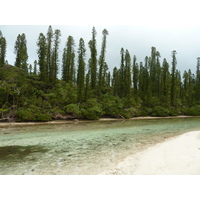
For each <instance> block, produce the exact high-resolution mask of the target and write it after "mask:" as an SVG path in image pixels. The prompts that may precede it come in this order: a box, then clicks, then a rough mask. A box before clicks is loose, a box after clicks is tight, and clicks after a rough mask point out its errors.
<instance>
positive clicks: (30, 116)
mask: <svg viewBox="0 0 200 200" xmlns="http://www.w3.org/2000/svg"><path fill="white" fill-rule="evenodd" d="M15 116H16V121H17V122H38V121H43V122H45V121H51V120H52V119H51V116H50V115H49V114H48V113H41V109H40V108H39V107H36V106H32V107H31V108H19V109H18V110H17V111H16V112H15Z"/></svg>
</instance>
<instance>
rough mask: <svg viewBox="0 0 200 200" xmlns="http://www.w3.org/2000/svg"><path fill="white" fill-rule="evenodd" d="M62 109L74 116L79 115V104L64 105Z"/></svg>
mask: <svg viewBox="0 0 200 200" xmlns="http://www.w3.org/2000/svg"><path fill="white" fill-rule="evenodd" d="M64 111H65V112H66V113H67V114H68V115H71V116H72V117H74V118H79V117H80V115H81V112H80V109H79V106H78V105H77V104H69V105H67V106H65V107H64Z"/></svg>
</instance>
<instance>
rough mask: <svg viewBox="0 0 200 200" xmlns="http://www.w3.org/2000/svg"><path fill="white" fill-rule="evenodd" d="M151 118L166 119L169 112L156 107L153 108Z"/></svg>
mask: <svg viewBox="0 0 200 200" xmlns="http://www.w3.org/2000/svg"><path fill="white" fill-rule="evenodd" d="M151 116H156V117H166V116H169V111H168V110H167V109H166V108H163V107H161V106H156V107H154V108H153V111H152V114H151Z"/></svg>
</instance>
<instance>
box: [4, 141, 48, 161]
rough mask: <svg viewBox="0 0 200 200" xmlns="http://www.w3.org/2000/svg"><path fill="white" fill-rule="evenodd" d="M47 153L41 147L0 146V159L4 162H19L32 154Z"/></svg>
mask: <svg viewBox="0 0 200 200" xmlns="http://www.w3.org/2000/svg"><path fill="white" fill-rule="evenodd" d="M47 151H48V150H47V149H45V148H43V147H41V146H17V145H13V146H0V158H1V160H6V161H9V160H12V161H13V159H14V160H16V161H18V162H19V161H22V160H23V159H24V158H25V157H26V156H28V155H30V154H32V153H44V152H47Z"/></svg>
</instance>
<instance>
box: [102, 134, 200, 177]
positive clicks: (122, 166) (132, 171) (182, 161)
mask: <svg viewBox="0 0 200 200" xmlns="http://www.w3.org/2000/svg"><path fill="white" fill-rule="evenodd" d="M102 174H105V175H200V131H193V132H188V133H185V134H183V135H180V136H177V137H173V138H170V139H168V140H167V141H165V142H163V143H159V144H156V145H155V146H153V147H150V148H148V149H146V150H144V151H141V152H138V153H136V154H134V155H131V156H129V157H127V158H126V159H125V160H124V161H122V162H121V163H119V164H118V165H117V167H116V168H115V169H114V170H112V171H107V172H103V173H102ZM102 174H101V175H102Z"/></svg>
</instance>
